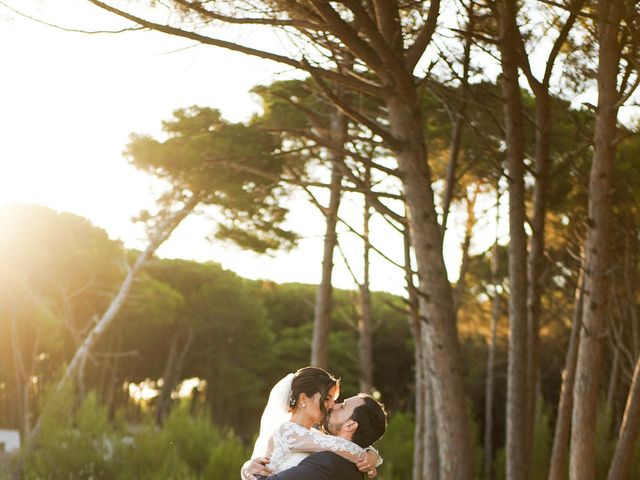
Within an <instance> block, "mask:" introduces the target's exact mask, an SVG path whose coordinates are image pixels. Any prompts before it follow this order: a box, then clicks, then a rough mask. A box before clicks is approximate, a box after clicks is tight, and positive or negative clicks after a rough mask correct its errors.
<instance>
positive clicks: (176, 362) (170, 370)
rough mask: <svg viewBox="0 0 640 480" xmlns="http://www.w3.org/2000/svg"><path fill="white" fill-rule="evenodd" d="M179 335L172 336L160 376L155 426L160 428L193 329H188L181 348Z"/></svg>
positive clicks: (186, 353)
mask: <svg viewBox="0 0 640 480" xmlns="http://www.w3.org/2000/svg"><path fill="white" fill-rule="evenodd" d="M181 337H182V336H181V335H179V334H174V336H173V338H172V339H171V346H170V347H169V356H168V357H167V363H166V365H165V368H164V373H163V374H162V381H163V383H162V388H161V390H160V395H158V401H157V405H156V424H157V425H158V426H161V425H162V424H163V423H164V419H165V418H166V417H167V415H168V414H169V410H170V407H171V394H172V393H173V389H174V388H175V387H176V385H177V384H178V379H179V378H180V375H181V374H182V370H183V368H184V364H185V361H186V358H187V355H188V353H189V349H190V348H191V344H192V343H193V329H191V328H190V329H189V331H188V332H187V337H186V339H185V341H184V344H183V345H182V347H180V340H181Z"/></svg>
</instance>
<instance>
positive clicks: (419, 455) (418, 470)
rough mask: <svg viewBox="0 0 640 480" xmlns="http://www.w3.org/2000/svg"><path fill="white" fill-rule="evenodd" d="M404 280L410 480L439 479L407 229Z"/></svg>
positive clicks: (429, 394) (434, 433)
mask: <svg viewBox="0 0 640 480" xmlns="http://www.w3.org/2000/svg"><path fill="white" fill-rule="evenodd" d="M404 261H405V279H406V282H407V292H408V296H409V300H408V303H409V325H410V326H411V332H412V334H413V339H414V343H415V353H414V357H415V397H416V405H415V430H414V446H413V480H438V479H439V478H440V460H439V454H438V437H437V425H436V415H435V408H434V404H433V394H432V392H431V384H430V379H429V375H430V373H429V366H428V364H427V356H426V352H425V351H424V341H423V339H422V334H423V333H422V330H423V327H422V323H423V322H422V321H421V318H420V311H419V309H420V305H419V304H420V302H419V300H418V295H417V290H416V286H415V284H414V281H413V267H412V265H411V239H410V235H409V229H408V228H407V229H405V232H404Z"/></svg>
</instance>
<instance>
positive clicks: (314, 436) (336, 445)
mask: <svg viewBox="0 0 640 480" xmlns="http://www.w3.org/2000/svg"><path fill="white" fill-rule="evenodd" d="M289 425H291V424H289ZM286 441H287V446H288V447H289V448H290V449H291V450H292V451H294V452H323V451H328V452H333V453H336V454H338V455H340V456H341V457H343V458H346V459H347V460H349V461H350V462H352V463H357V462H358V461H363V460H365V459H366V460H368V462H367V463H365V464H364V465H365V466H364V467H362V468H366V467H367V466H368V468H366V469H367V470H369V469H371V468H374V467H378V466H380V464H382V457H380V455H379V454H378V452H376V451H375V450H370V449H364V448H362V447H361V446H360V445H357V444H355V443H353V442H350V441H349V440H346V439H344V438H341V437H335V436H333V435H324V434H323V433H320V432H318V431H317V430H307V429H306V428H304V427H297V428H295V427H294V428H291V429H290V430H289V431H288V432H287V433H286Z"/></svg>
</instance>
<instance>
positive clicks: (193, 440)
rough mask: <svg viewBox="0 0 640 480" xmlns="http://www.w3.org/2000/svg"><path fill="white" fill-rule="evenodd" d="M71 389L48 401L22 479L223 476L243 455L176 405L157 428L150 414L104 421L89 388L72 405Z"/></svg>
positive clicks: (231, 438)
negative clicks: (130, 420) (138, 419)
mask: <svg viewBox="0 0 640 480" xmlns="http://www.w3.org/2000/svg"><path fill="white" fill-rule="evenodd" d="M71 392H72V388H71V387H69V388H68V389H66V390H65V391H64V392H62V394H60V395H57V396H56V399H55V401H54V402H52V403H51V404H49V405H48V407H47V412H46V414H45V415H44V416H43V420H42V430H41V434H40V436H39V437H38V443H37V446H36V448H35V449H34V451H33V453H32V454H31V455H30V456H29V457H28V458H27V459H26V462H25V478H26V479H27V480H31V479H33V480H47V479H51V480H57V479H65V480H66V479H93V480H100V479H105V480H106V479H109V480H112V479H115V480H130V479H132V478H135V479H137V480H167V479H171V480H200V479H202V480H204V479H207V480H228V479H229V478H236V477H238V476H239V472H240V467H241V466H242V464H243V463H244V461H245V460H246V459H247V458H249V454H250V452H249V451H248V450H247V449H245V448H244V446H243V445H242V443H241V442H240V440H239V438H238V437H237V436H235V435H234V434H233V432H231V431H227V432H224V431H221V430H220V429H219V428H218V427H216V426H215V425H214V424H213V423H212V422H211V421H210V419H209V417H208V416H205V415H199V416H194V415H191V414H189V412H188V410H187V409H186V408H183V407H178V408H175V409H174V410H173V411H172V413H171V414H170V415H169V416H168V417H167V420H166V422H165V424H164V426H163V428H158V427H157V426H156V425H155V424H154V423H153V422H152V421H151V420H150V419H149V421H148V422H147V423H143V424H142V425H137V426H131V425H127V424H125V423H124V422H123V421H116V422H113V423H110V422H109V418H108V414H107V410H106V408H105V407H104V406H102V405H100V404H99V402H98V400H97V397H96V395H95V394H94V393H91V394H89V395H88V396H87V397H86V399H85V400H84V401H83V402H82V405H81V406H80V407H79V408H78V409H77V410H74V408H73V395H72V393H71ZM3 475H5V474H4V473H3V472H1V471H0V479H2V478H4V477H3Z"/></svg>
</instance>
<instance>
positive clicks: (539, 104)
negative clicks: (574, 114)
mask: <svg viewBox="0 0 640 480" xmlns="http://www.w3.org/2000/svg"><path fill="white" fill-rule="evenodd" d="M535 115H536V145H535V183H534V187H533V217H532V220H531V230H532V232H531V248H530V249H529V258H528V270H527V271H528V275H529V278H528V282H527V287H528V292H527V342H528V345H527V355H528V356H527V393H526V397H527V416H526V422H527V430H526V435H525V441H526V445H527V446H526V458H527V462H526V463H527V465H529V464H530V459H531V455H532V448H533V430H534V423H535V415H536V404H537V395H536V392H537V388H536V387H537V384H538V369H539V365H538V364H539V360H538V343H539V335H540V306H541V297H542V292H543V288H544V285H543V283H544V278H543V277H544V274H545V269H546V257H545V235H544V234H545V232H544V230H545V219H546V214H547V213H546V212H547V183H548V182H547V176H548V172H549V143H550V134H549V132H550V123H551V109H550V98H549V93H548V90H547V89H546V88H543V89H538V91H537V92H536V114H535Z"/></svg>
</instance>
